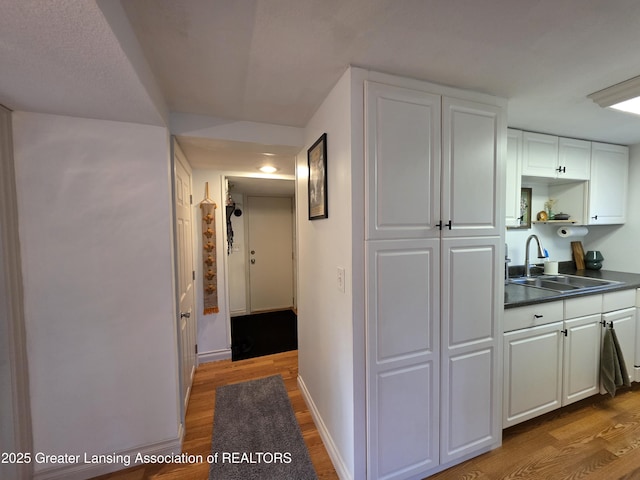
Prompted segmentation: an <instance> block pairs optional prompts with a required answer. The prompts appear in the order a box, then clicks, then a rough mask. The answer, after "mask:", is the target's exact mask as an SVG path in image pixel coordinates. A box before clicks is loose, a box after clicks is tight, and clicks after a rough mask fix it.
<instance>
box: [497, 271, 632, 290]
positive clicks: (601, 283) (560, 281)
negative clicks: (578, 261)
mask: <svg viewBox="0 0 640 480" xmlns="http://www.w3.org/2000/svg"><path fill="white" fill-rule="evenodd" d="M509 282H510V283H515V284H518V285H526V286H529V287H536V288H544V289H546V290H555V291H557V292H572V291H578V290H596V289H599V288H605V287H609V286H612V285H617V284H620V283H621V282H616V281H614V280H603V279H601V278H591V277H578V276H576V275H542V276H539V277H520V278H510V279H509Z"/></svg>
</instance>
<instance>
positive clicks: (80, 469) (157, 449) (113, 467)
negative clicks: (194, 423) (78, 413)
mask: <svg viewBox="0 0 640 480" xmlns="http://www.w3.org/2000/svg"><path fill="white" fill-rule="evenodd" d="M181 451H182V432H180V433H179V435H178V437H177V438H174V439H171V440H166V441H164V442H158V443H153V444H149V445H143V446H141V447H138V448H132V449H130V450H125V451H121V452H116V453H115V454H114V453H113V452H111V453H109V454H108V455H111V457H110V458H112V459H114V463H84V458H83V457H84V455H81V457H80V463H73V464H71V463H69V464H65V465H60V466H55V467H48V468H45V469H43V470H40V471H37V472H34V474H33V479H34V480H86V479H88V478H93V477H97V476H99V475H104V474H106V473H111V472H115V471H118V470H122V469H123V468H129V467H133V466H135V465H137V464H136V463H135V459H136V456H137V455H138V454H141V455H172V454H174V455H179V454H180V453H181ZM87 458H89V459H90V458H91V455H90V454H87ZM125 459H126V460H125ZM116 460H120V461H116ZM127 464H128V465H127Z"/></svg>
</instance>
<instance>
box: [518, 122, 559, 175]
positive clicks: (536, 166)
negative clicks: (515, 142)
mask: <svg viewBox="0 0 640 480" xmlns="http://www.w3.org/2000/svg"><path fill="white" fill-rule="evenodd" d="M556 168H558V137H556V136H555V135H544V134H542V133H533V132H524V133H523V135H522V175H525V176H531V177H547V178H555V177H556V174H557V173H558V172H557V170H556Z"/></svg>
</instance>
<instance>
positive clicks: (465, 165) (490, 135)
mask: <svg viewBox="0 0 640 480" xmlns="http://www.w3.org/2000/svg"><path fill="white" fill-rule="evenodd" d="M442 145H443V147H442V148H443V153H442V220H443V222H444V223H447V222H451V227H450V228H443V230H442V236H443V237H452V236H458V237H460V236H471V235H473V236H479V235H500V234H502V231H503V230H504V199H505V197H504V195H505V194H504V166H505V161H506V158H505V157H506V147H507V146H506V126H505V121H504V112H503V111H502V109H501V108H498V107H495V106H491V105H485V104H481V103H475V102H469V101H465V100H458V99H454V98H448V97H444V98H443V99H442Z"/></svg>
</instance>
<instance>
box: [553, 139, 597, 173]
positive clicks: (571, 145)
mask: <svg viewBox="0 0 640 480" xmlns="http://www.w3.org/2000/svg"><path fill="white" fill-rule="evenodd" d="M556 172H557V178H565V179H567V180H589V177H590V176H591V142H588V141H586V140H578V139H576V138H563V137H560V138H559V141H558V170H556Z"/></svg>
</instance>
